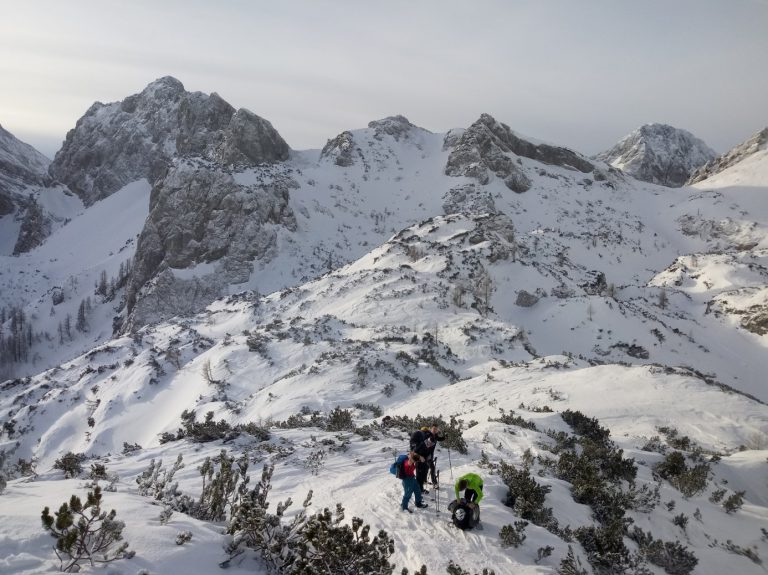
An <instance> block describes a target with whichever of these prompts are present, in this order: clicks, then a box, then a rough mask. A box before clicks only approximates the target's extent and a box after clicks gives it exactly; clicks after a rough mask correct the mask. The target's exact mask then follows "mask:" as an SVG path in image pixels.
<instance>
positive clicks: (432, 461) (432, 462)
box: [427, 425, 445, 486]
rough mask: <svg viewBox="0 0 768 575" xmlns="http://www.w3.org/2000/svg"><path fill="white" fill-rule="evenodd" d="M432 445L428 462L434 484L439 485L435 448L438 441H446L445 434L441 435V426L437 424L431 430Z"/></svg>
mask: <svg viewBox="0 0 768 575" xmlns="http://www.w3.org/2000/svg"><path fill="white" fill-rule="evenodd" d="M429 432H430V434H431V439H432V447H430V448H429V456H428V457H427V463H429V474H430V481H431V482H432V485H434V486H437V469H436V466H437V458H436V457H435V448H436V447H437V442H438V441H445V436H444V435H440V428H439V427H438V426H437V425H433V426H432V427H431V428H430V430H429Z"/></svg>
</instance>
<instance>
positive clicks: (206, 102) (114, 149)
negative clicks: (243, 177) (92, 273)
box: [50, 76, 290, 205]
mask: <svg viewBox="0 0 768 575" xmlns="http://www.w3.org/2000/svg"><path fill="white" fill-rule="evenodd" d="M289 152H290V148H289V147H288V144H286V143H285V141H284V140H283V139H282V138H281V137H280V135H279V134H278V133H277V131H276V130H275V129H274V128H273V127H272V125H271V124H270V123H269V122H267V121H266V120H264V119H263V118H260V117H259V116H257V115H256V114H253V113H252V112H249V111H248V110H235V108H234V107H233V106H231V105H230V104H229V103H227V102H226V101H225V100H224V99H223V98H221V97H220V96H219V95H218V94H216V93H213V94H210V95H208V94H204V93H202V92H187V91H186V90H185V89H184V86H183V84H182V83H181V82H179V81H178V80H177V79H175V78H173V77H170V76H166V77H163V78H160V79H158V80H155V81H154V82H152V83H150V84H149V85H148V86H147V87H146V88H144V90H142V91H141V92H140V93H138V94H134V95H132V96H129V97H127V98H126V99H124V100H122V101H120V102H113V103H110V104H101V103H98V102H97V103H96V104H94V105H93V106H91V107H90V108H89V109H88V111H87V112H86V113H85V115H84V116H83V117H82V118H80V120H78V122H77V125H76V126H75V128H74V129H73V130H70V132H69V133H68V134H67V137H66V141H65V142H64V145H63V147H62V149H61V150H60V151H59V152H58V153H57V154H56V157H55V159H54V161H53V163H52V164H51V167H50V173H51V175H52V176H54V177H55V178H57V179H59V180H61V181H62V182H64V183H65V184H67V185H68V186H69V188H70V189H71V190H72V191H74V192H75V193H77V194H78V195H79V196H80V197H81V198H82V199H83V201H84V202H85V203H86V204H87V205H90V204H92V203H94V202H95V201H97V200H99V199H102V198H104V197H107V196H109V195H110V194H112V193H114V192H116V191H117V190H119V189H120V188H122V187H123V186H125V185H126V184H128V183H130V182H133V181H136V180H138V179H141V178H147V179H149V180H150V181H154V180H155V179H156V178H157V176H158V175H159V174H163V173H164V172H165V170H166V169H167V166H169V165H170V163H171V160H172V159H173V158H174V157H177V156H187V157H200V158H204V159H206V160H209V161H213V162H216V163H219V164H222V165H230V164H234V165H237V166H240V167H248V166H255V165H258V164H261V163H269V162H276V161H282V160H285V159H287V158H288V155H289Z"/></svg>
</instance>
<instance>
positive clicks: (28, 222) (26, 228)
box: [13, 197, 52, 256]
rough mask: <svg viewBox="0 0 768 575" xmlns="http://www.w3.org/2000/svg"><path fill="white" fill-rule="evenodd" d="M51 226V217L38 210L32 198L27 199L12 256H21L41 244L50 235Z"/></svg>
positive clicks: (38, 206)
mask: <svg viewBox="0 0 768 575" xmlns="http://www.w3.org/2000/svg"><path fill="white" fill-rule="evenodd" d="M51 224H52V222H51V217H50V216H49V215H48V214H46V213H45V212H44V211H43V210H42V209H41V208H40V204H38V203H37V201H36V200H35V199H34V197H33V198H30V199H28V200H27V202H26V211H25V212H24V217H23V219H22V221H21V229H20V230H19V236H18V238H17V239H16V245H15V246H14V247H13V255H15V256H17V255H19V254H23V253H25V252H28V251H30V250H32V249H34V248H36V247H37V246H39V245H40V244H42V243H43V241H44V240H45V238H47V237H48V236H49V235H51Z"/></svg>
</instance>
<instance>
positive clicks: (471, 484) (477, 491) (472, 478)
mask: <svg viewBox="0 0 768 575" xmlns="http://www.w3.org/2000/svg"><path fill="white" fill-rule="evenodd" d="M454 489H455V491H456V500H457V501H463V502H465V503H473V504H474V505H479V504H480V501H482V499H483V478H482V477H480V476H479V475H478V474H477V473H467V474H466V475H462V476H461V477H459V478H458V479H457V480H456V485H455V487H454ZM461 491H463V492H464V497H459V493H460V492H461Z"/></svg>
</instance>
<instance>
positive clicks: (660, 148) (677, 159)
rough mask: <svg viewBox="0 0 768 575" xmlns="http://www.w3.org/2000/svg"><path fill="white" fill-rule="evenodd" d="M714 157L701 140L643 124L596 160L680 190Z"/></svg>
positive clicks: (676, 129)
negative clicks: (696, 171) (692, 175)
mask: <svg viewBox="0 0 768 575" xmlns="http://www.w3.org/2000/svg"><path fill="white" fill-rule="evenodd" d="M715 156H716V154H715V152H714V151H713V150H712V149H711V148H710V147H709V146H707V145H706V144H705V143H704V142H703V141H702V140H700V139H699V138H697V137H696V136H694V135H693V134H691V133H690V132H688V131H686V130H681V129H679V128H674V127H672V126H669V125H667V124H645V125H643V126H640V127H639V128H637V129H636V130H634V131H633V132H632V133H630V134H628V135H627V136H625V137H624V138H622V139H621V140H620V141H619V143H617V144H616V145H615V146H613V147H612V148H611V149H610V150H607V151H605V152H602V153H601V154H598V155H597V159H599V160H603V161H604V162H606V163H608V164H610V165H612V166H613V167H615V168H619V169H621V170H623V171H624V172H626V173H628V174H629V175H631V176H633V177H634V178H637V179H638V180H643V181H645V182H651V183H653V184H659V185H662V186H669V187H680V186H682V185H683V184H685V182H686V181H687V180H688V178H690V176H691V174H692V173H693V172H694V171H695V170H696V168H698V167H700V166H703V165H704V164H706V163H707V162H709V161H710V160H712V159H713V158H714V157H715Z"/></svg>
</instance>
